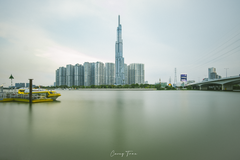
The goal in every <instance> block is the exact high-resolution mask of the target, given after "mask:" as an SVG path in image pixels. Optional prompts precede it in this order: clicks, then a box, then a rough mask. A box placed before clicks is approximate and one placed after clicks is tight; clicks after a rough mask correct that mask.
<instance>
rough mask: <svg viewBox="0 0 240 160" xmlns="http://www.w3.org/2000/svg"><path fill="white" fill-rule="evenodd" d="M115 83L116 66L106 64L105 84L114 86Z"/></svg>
mask: <svg viewBox="0 0 240 160" xmlns="http://www.w3.org/2000/svg"><path fill="white" fill-rule="evenodd" d="M114 83H115V64H114V63H105V69H104V84H106V85H113V84H114Z"/></svg>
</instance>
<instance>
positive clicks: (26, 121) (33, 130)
mask: <svg viewBox="0 0 240 160" xmlns="http://www.w3.org/2000/svg"><path fill="white" fill-rule="evenodd" d="M60 93H61V94H62V96H61V97H60V98H59V99H58V100H59V101H58V102H49V103H37V104H32V106H30V105H29V104H27V103H13V102H11V103H10V102H7V103H0V160H91V159H92V160H98V159H112V160H115V159H150V160H152V159H153V160H154V159H158V160H168V159H173V160H234V159H240V92H217V91H216V92H214V91H60ZM127 152H129V153H132V154H133V155H130V154H128V155H127ZM114 153H115V154H114Z"/></svg>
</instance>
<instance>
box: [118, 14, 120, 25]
mask: <svg viewBox="0 0 240 160" xmlns="http://www.w3.org/2000/svg"><path fill="white" fill-rule="evenodd" d="M118 25H120V15H118Z"/></svg>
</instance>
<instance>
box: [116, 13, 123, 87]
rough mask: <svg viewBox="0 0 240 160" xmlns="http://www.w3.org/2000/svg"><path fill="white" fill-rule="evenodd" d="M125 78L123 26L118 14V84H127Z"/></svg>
mask: <svg viewBox="0 0 240 160" xmlns="http://www.w3.org/2000/svg"><path fill="white" fill-rule="evenodd" d="M124 78H125V77H124V58H123V40H122V26H121V24H120V16H118V27H117V41H116V44H115V83H116V85H123V84H125V81H124Z"/></svg>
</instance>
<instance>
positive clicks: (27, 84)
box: [26, 83, 35, 88]
mask: <svg viewBox="0 0 240 160" xmlns="http://www.w3.org/2000/svg"><path fill="white" fill-rule="evenodd" d="M26 87H27V88H28V87H29V83H26ZM34 87H35V85H34V84H32V88H34Z"/></svg>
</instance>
